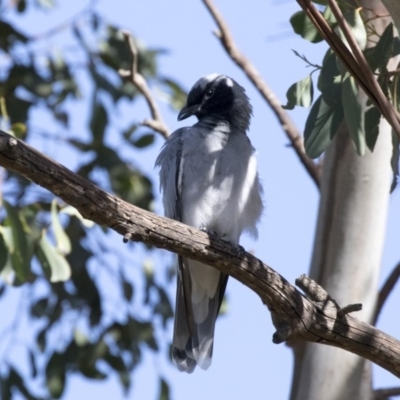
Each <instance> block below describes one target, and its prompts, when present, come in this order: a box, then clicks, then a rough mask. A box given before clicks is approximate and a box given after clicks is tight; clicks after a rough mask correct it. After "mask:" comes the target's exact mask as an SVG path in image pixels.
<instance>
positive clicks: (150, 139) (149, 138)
mask: <svg viewBox="0 0 400 400" xmlns="http://www.w3.org/2000/svg"><path fill="white" fill-rule="evenodd" d="M130 142H131V143H132V144H133V145H134V146H135V147H137V148H138V149H142V148H144V147H147V146H150V145H151V144H153V143H154V133H146V134H144V135H142V136H141V137H140V138H138V139H136V140H131V141H130Z"/></svg>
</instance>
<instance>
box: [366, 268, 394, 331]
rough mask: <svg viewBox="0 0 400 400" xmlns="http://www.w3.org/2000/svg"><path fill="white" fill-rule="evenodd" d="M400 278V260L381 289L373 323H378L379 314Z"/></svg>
mask: <svg viewBox="0 0 400 400" xmlns="http://www.w3.org/2000/svg"><path fill="white" fill-rule="evenodd" d="M399 278H400V262H399V263H398V264H397V265H396V267H395V268H394V269H393V271H392V272H391V273H390V275H389V276H388V278H387V279H386V281H385V283H384V284H383V286H382V289H381V290H380V291H379V296H378V301H377V304H376V310H375V315H374V319H373V322H372V325H376V321H377V320H378V318H379V314H380V313H381V311H382V308H383V306H384V304H385V303H386V300H387V299H388V297H389V295H390V293H391V292H392V290H393V288H394V287H395V285H396V283H397V281H398V280H399Z"/></svg>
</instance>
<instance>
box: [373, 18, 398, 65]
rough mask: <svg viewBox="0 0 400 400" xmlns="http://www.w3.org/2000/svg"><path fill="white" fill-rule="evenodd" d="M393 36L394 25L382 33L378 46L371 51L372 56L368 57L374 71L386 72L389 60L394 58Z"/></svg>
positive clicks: (390, 25)
mask: <svg viewBox="0 0 400 400" xmlns="http://www.w3.org/2000/svg"><path fill="white" fill-rule="evenodd" d="M393 35H394V31H393V24H392V23H390V24H389V25H388V26H387V27H386V29H385V31H384V32H383V33H382V35H381V37H380V38H379V41H378V43H377V44H376V46H375V47H373V48H372V50H370V52H371V54H370V55H369V57H368V61H369V64H370V66H371V69H372V70H373V71H375V70H376V69H379V70H380V71H385V70H386V66H387V64H388V62H389V59H390V58H391V57H392V56H393V55H392V54H393V48H394V37H393Z"/></svg>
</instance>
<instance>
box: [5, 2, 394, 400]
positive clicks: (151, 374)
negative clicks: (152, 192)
mask: <svg viewBox="0 0 400 400" xmlns="http://www.w3.org/2000/svg"><path fill="white" fill-rule="evenodd" d="M215 3H216V5H217V6H218V7H219V9H220V11H221V12H222V14H223V15H224V17H225V19H226V21H227V22H228V24H229V26H230V28H231V31H232V34H233V36H234V38H235V40H236V42H237V44H238V46H239V47H240V48H241V49H242V51H243V52H244V53H245V54H246V55H247V56H248V58H249V59H250V60H251V61H252V62H253V63H254V64H255V66H256V67H257V69H258V70H259V72H260V73H261V75H262V76H263V77H264V79H265V80H266V82H267V83H268V85H269V86H270V87H271V89H272V90H273V91H274V92H275V94H276V95H277V97H278V98H279V99H280V100H281V102H282V103H285V99H286V97H285V93H286V90H287V88H288V87H289V86H290V85H291V84H292V83H293V82H295V81H297V80H299V79H301V78H303V77H305V76H306V75H307V74H308V73H309V70H308V69H307V68H306V67H305V64H304V63H303V61H301V60H300V59H299V58H297V57H295V56H294V54H293V52H292V49H296V50H297V51H298V52H299V53H301V54H305V55H306V56H307V58H308V59H309V60H310V61H312V62H315V63H320V62H321V59H322V56H323V54H324V52H325V50H326V45H325V44H323V43H322V44H318V45H312V44H309V43H307V42H305V41H304V40H301V39H300V38H298V37H297V36H296V35H295V34H294V33H292V31H291V27H290V25H289V22H288V20H289V17H290V16H291V15H292V14H293V13H294V12H296V11H298V10H299V6H298V5H297V3H296V2H295V1H289V0H284V1H278V0H269V1H261V0H249V1H247V2H233V1H229V0H215ZM81 8H82V3H81V2H68V1H61V0H60V1H59V2H58V4H57V6H56V10H55V11H52V12H51V13H49V14H46V13H36V14H35V19H34V20H33V19H32V18H31V17H30V18H29V20H28V19H26V23H25V24H24V26H23V28H24V30H25V31H27V32H32V33H38V32H43V31H45V30H46V29H48V28H50V27H52V26H55V25H57V24H58V23H59V22H61V21H64V20H67V19H68V18H69V17H70V16H72V15H74V14H76V13H77V12H78V11H79V10H81ZM96 9H97V10H98V11H99V12H100V13H101V14H103V15H104V16H106V17H107V18H108V19H109V20H110V21H111V22H115V23H116V24H118V25H120V26H122V27H123V28H125V29H127V30H129V31H131V32H132V33H133V34H134V35H135V36H137V37H138V38H140V39H141V40H142V41H143V42H144V43H145V44H146V45H147V46H149V47H163V48H166V49H168V50H169V53H168V54H167V55H165V56H162V57H161V59H160V71H161V72H162V73H163V74H164V75H167V76H172V77H174V78H176V79H177V80H179V82H180V83H181V84H182V85H183V86H184V87H185V88H187V89H189V88H190V87H191V86H192V85H193V83H194V82H195V81H196V80H197V79H198V78H199V77H201V76H203V75H206V74H208V73H212V72H219V73H223V74H226V75H229V76H231V77H233V78H234V79H235V80H236V81H237V82H239V83H240V84H241V85H242V86H244V87H245V88H246V90H247V93H248V95H249V97H250V99H251V102H252V105H253V108H254V118H253V120H252V125H251V129H250V133H249V136H250V139H251V141H252V143H253V145H254V147H255V148H256V149H257V151H258V162H259V172H260V177H261V180H262V183H263V186H264V193H265V204H266V210H265V212H264V215H263V218H262V221H261V224H260V235H259V239H258V241H257V242H254V241H252V240H250V239H249V238H247V237H244V238H243V240H242V244H243V245H244V246H245V247H246V249H251V250H253V251H254V252H255V255H256V256H257V257H259V258H261V259H262V260H263V261H264V262H266V263H267V264H268V265H270V266H271V267H272V268H274V269H275V270H277V271H278V272H279V273H280V274H281V275H283V276H284V277H285V278H286V279H287V280H289V281H290V282H292V283H293V282H294V280H295V279H296V278H297V277H298V276H299V275H301V274H302V273H307V271H308V268H309V263H310V258H311V251H312V245H313V235H314V230H315V224H316V215H317V211H318V197H319V196H318V191H317V189H316V187H315V185H314V183H313V182H312V180H311V179H310V178H309V177H308V175H307V173H306V172H305V170H304V169H303V167H302V166H301V165H300V163H299V162H298V160H297V157H296V155H295V154H294V152H293V151H292V150H291V149H290V148H289V147H287V144H288V140H287V139H286V137H285V135H284V133H283V131H282V129H281V127H280V125H279V124H278V123H277V121H276V119H275V117H274V115H273V114H272V112H271V111H270V109H269V108H268V106H267V105H266V104H265V102H264V101H263V100H262V99H261V97H260V96H259V94H258V93H257V92H256V91H255V89H254V88H253V87H252V85H251V83H250V82H249V81H248V80H247V78H246V77H245V75H244V74H243V73H242V72H241V71H240V70H239V69H238V68H237V67H236V65H234V64H233V62H232V61H231V60H230V59H229V58H228V56H227V55H226V53H225V52H224V50H223V49H222V47H221V45H220V43H219V42H218V40H217V39H216V38H215V36H214V35H213V34H212V31H213V30H214V29H215V25H214V22H213V20H212V18H211V17H210V15H209V14H208V12H207V10H206V9H205V7H204V6H203V4H202V2H201V1H199V0H190V1H189V0H187V1H182V0H181V1H178V0H169V1H165V0H146V1H128V0H113V1H106V0H100V1H98V2H97V5H96ZM48 45H49V46H53V47H55V48H56V47H57V46H58V45H59V43H58V38H57V36H54V38H51V39H50V40H49V41H48ZM160 107H161V110H162V113H163V117H164V119H165V121H166V123H167V124H168V126H169V127H170V129H171V130H174V129H176V128H179V127H181V126H185V125H188V124H191V123H193V122H194V119H193V120H187V121H183V122H180V123H178V122H177V121H176V116H177V113H176V112H172V111H171V109H170V108H169V107H167V106H166V105H165V104H162V103H161V104H160ZM121 109H122V110H123V113H121V114H123V115H127V114H128V115H129V112H132V113H134V118H136V119H137V120H141V119H143V118H145V117H147V115H148V110H147V108H146V106H145V104H144V103H143V102H142V103H140V104H138V105H137V104H135V106H134V107H132V105H131V104H129V103H124V104H123V105H122V107H121ZM130 110H132V111H130ZM79 113H80V114H79ZM290 115H291V117H292V118H293V119H294V121H295V123H296V125H297V126H298V128H299V129H300V130H302V129H303V126H304V122H305V118H306V116H307V110H297V109H296V110H295V111H293V112H291V113H290ZM82 118H85V114H84V113H82V112H80V111H79V110H78V108H77V109H76V115H75V116H74V121H73V123H74V124H76V125H75V126H73V128H72V130H74V129H81V125H80V124H82ZM162 143H163V139H161V138H158V140H157V141H156V144H155V145H154V146H152V147H151V148H150V149H148V150H146V151H144V152H142V153H141V154H138V158H137V159H135V160H134V161H135V162H136V163H138V164H140V165H141V167H142V168H143V169H144V170H145V171H146V172H148V173H149V174H151V175H152V176H153V179H154V182H155V183H156V185H157V186H158V177H157V175H156V173H155V171H154V170H153V165H154V160H155V158H156V156H157V154H158V151H159V149H160V147H161V145H162ZM33 144H34V145H37V146H38V147H39V148H41V149H42V150H44V151H46V152H51V150H52V148H51V146H50V148H48V147H47V146H49V145H48V144H47V145H46V144H45V143H33ZM121 151H122V152H123V151H124V150H123V149H121ZM60 158H61V160H62V161H63V162H64V163H65V164H66V165H67V166H69V167H73V166H71V165H68V157H66V155H65V154H60ZM156 208H157V212H159V213H160V214H161V213H162V206H161V203H160V202H158V204H157V207H156ZM399 220H400V194H399V190H397V191H396V192H395V193H394V194H393V195H392V199H391V204H390V213H389V223H388V231H387V239H386V244H385V250H384V257H383V262H382V279H384V278H385V277H386V276H387V274H388V273H389V271H390V270H391V268H393V266H394V265H395V264H396V263H397V262H398V260H399V252H398V249H399V245H398V240H399V229H400V228H399V226H400V224H399V222H400V221H399ZM114 237H115V240H120V238H118V237H117V235H115V236H114ZM227 293H228V298H229V310H228V314H227V316H225V317H223V318H221V319H220V320H219V321H218V323H217V328H216V339H215V346H214V354H213V363H212V366H211V367H210V369H209V370H208V371H207V372H203V371H201V370H196V372H195V373H193V374H192V375H187V374H181V373H179V372H178V371H177V370H175V368H174V367H173V366H172V365H171V364H169V362H167V361H166V360H165V359H163V358H162V357H155V356H153V355H152V354H150V353H148V354H147V355H146V357H145V360H144V363H143V366H141V367H140V368H139V370H138V371H137V372H136V374H135V375H134V382H133V390H132V391H131V393H130V395H129V396H128V397H129V398H132V399H133V398H134V399H141V400H142V399H145V400H147V399H154V398H155V397H156V393H157V390H158V388H157V386H156V385H157V381H156V377H157V376H158V374H159V373H161V374H162V375H164V376H165V377H166V378H167V380H168V381H169V382H170V383H171V388H172V399H176V400H180V399H187V398H190V399H191V400H200V399H202V400H203V399H205V398H206V399H210V400H212V399H221V398H229V399H243V397H244V396H246V397H248V398H251V399H254V400H257V399H265V398H271V399H286V398H287V397H288V394H289V390H290V385H291V373H292V367H293V364H292V355H291V351H290V349H289V348H288V347H286V346H285V345H284V344H282V345H274V344H273V343H272V334H273V333H274V328H273V325H272V323H271V318H270V315H269V312H268V311H267V309H266V308H265V307H264V306H263V305H262V304H261V301H260V300H259V298H258V297H257V296H256V295H255V294H254V293H253V292H251V291H250V290H249V289H247V288H246V287H245V286H243V285H241V284H240V283H238V282H236V281H234V280H233V279H231V280H230V282H229V285H228V290H227ZM16 299H17V296H16V295H15V296H10V298H9V300H8V301H9V306H10V307H12V306H14V307H16ZM399 301H400V289H398V290H397V291H396V292H395V293H393V294H392V295H391V297H390V299H389V302H388V304H387V306H386V307H385V310H384V313H383V314H382V316H381V318H380V321H379V328H381V329H383V330H385V331H387V332H388V333H389V334H391V335H393V336H395V337H400V329H399V326H400V325H399V324H398V322H397V321H396V319H397V315H398V311H397V308H398V307H396V304H399ZM0 304H1V307H5V305H4V304H3V303H0ZM1 314H3V312H0V323H1V324H3V323H5V322H4V321H3V322H1V319H2V318H5V317H2V316H1ZM393 316H396V317H395V318H394V317H393ZM170 334H172V326H171V331H170ZM374 371H375V383H374V385H375V386H379V387H382V386H389V385H393V386H394V385H397V384H398V381H397V379H396V378H395V377H393V376H391V375H390V374H389V373H387V372H385V371H383V370H381V369H380V368H379V367H374ZM86 398H96V399H98V400H102V399H110V398H113V399H119V398H121V399H123V398H124V397H123V394H122V390H121V389H120V386H119V383H118V382H117V379H110V380H108V381H106V382H95V383H90V382H88V381H87V380H84V379H82V378H79V377H73V378H72V379H71V381H70V383H69V384H68V387H67V389H66V395H65V399H74V400H80V399H86Z"/></svg>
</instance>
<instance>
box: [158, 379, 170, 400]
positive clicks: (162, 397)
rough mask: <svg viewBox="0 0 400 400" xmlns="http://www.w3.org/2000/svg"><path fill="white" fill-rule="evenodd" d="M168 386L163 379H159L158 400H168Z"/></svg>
mask: <svg viewBox="0 0 400 400" xmlns="http://www.w3.org/2000/svg"><path fill="white" fill-rule="evenodd" d="M169 399H170V394H169V386H168V383H167V382H166V381H165V380H164V379H163V378H160V393H159V395H158V400H169Z"/></svg>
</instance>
